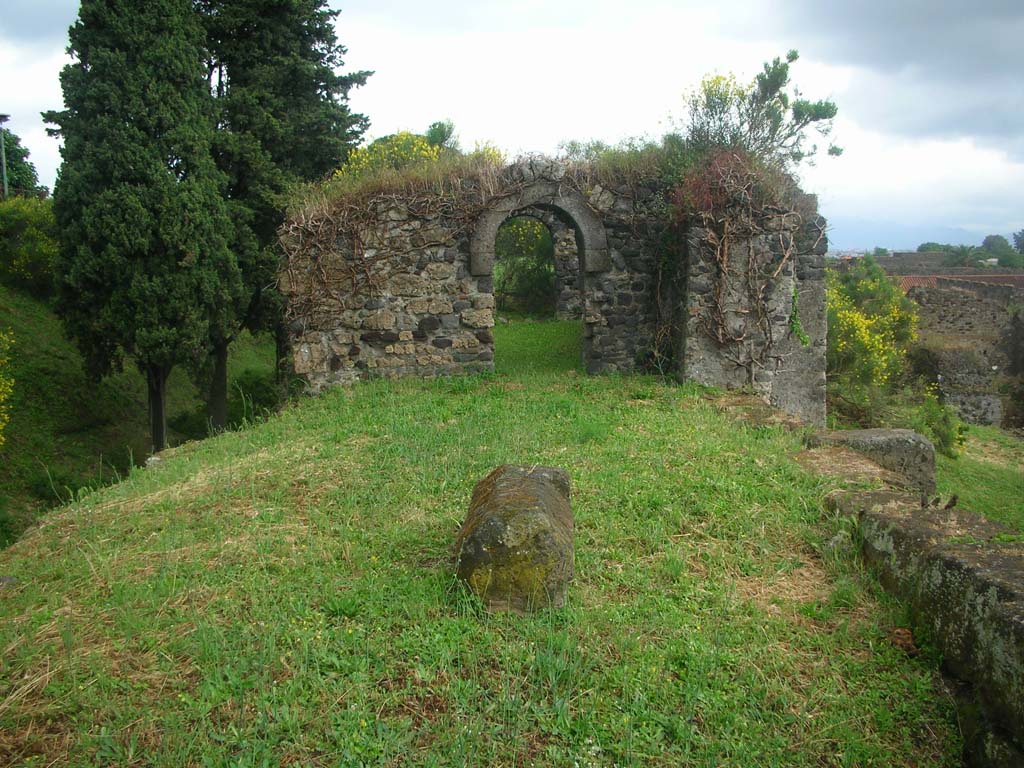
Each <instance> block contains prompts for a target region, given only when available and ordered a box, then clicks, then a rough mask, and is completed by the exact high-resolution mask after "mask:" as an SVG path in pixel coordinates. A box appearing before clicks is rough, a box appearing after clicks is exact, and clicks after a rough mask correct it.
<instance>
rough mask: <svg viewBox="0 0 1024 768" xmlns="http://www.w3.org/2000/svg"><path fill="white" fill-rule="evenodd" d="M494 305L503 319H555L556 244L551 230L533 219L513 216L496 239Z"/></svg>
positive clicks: (502, 226)
mask: <svg viewBox="0 0 1024 768" xmlns="http://www.w3.org/2000/svg"><path fill="white" fill-rule="evenodd" d="M494 301H495V304H496V306H497V310H498V313H499V316H504V317H505V318H506V319H507V318H510V317H512V318H515V317H522V318H530V319H548V318H551V317H554V315H555V309H556V301H557V287H556V285H555V244H554V238H553V237H552V233H551V230H550V229H549V228H548V227H547V226H546V225H545V224H544V222H542V221H541V220H540V219H537V218H534V217H532V216H513V217H511V218H509V219H507V220H506V221H505V222H504V223H503V224H502V225H501V227H500V228H499V229H498V235H497V237H495V239H494Z"/></svg>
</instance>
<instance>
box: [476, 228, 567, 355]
mask: <svg viewBox="0 0 1024 768" xmlns="http://www.w3.org/2000/svg"><path fill="white" fill-rule="evenodd" d="M578 265H579V246H578V242H577V236H576V233H575V229H574V228H573V227H571V226H569V225H567V224H566V223H564V222H563V221H561V220H560V219H559V218H557V217H556V216H555V214H554V213H552V212H551V211H547V210H544V209H540V208H531V209H529V210H526V211H517V212H515V213H513V214H512V215H511V216H510V217H509V218H508V219H506V220H505V221H504V222H503V223H502V224H501V226H500V227H499V228H498V232H497V234H496V236H495V241H494V271H493V279H494V300H495V309H496V320H497V327H496V328H495V333H494V335H495V365H496V367H497V369H498V370H499V371H501V370H505V371H509V372H511V371H522V370H524V369H534V370H537V369H544V370H559V369H561V370H570V369H573V368H577V367H579V365H580V361H581V356H582V349H581V347H582V343H583V341H582V335H583V329H582V321H581V310H580V307H579V303H580V302H579V300H578V298H579V294H580V291H579V266H578ZM570 297H575V298H574V299H573V298H570Z"/></svg>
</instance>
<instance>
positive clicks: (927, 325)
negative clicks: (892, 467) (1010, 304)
mask: <svg viewBox="0 0 1024 768" xmlns="http://www.w3.org/2000/svg"><path fill="white" fill-rule="evenodd" d="M939 284H940V286H953V287H936V288H928V287H924V286H918V287H915V288H911V289H910V291H908V292H907V296H909V297H910V298H911V299H913V300H914V301H915V302H916V303H917V305H918V307H919V317H920V334H921V344H922V346H923V347H925V348H926V349H928V350H929V353H930V355H931V358H932V362H931V365H932V367H934V369H935V370H934V374H935V375H936V377H937V384H938V386H939V392H940V393H941V394H942V397H943V399H944V400H945V401H946V402H948V403H950V404H951V405H953V406H954V407H955V408H956V409H957V412H958V413H959V414H960V417H961V418H962V419H963V420H964V421H966V422H968V423H970V424H997V425H998V424H1001V423H1002V422H1003V419H1004V415H1005V411H1006V408H1005V404H1004V402H1003V399H1004V398H1003V396H1002V395H1001V394H1000V383H1001V382H1002V381H1003V377H1004V375H1005V371H1006V368H1007V364H1008V362H1009V361H1008V359H1007V356H1006V351H1005V349H1004V347H1005V344H1004V343H1003V339H1004V338H1005V337H1006V335H1007V331H1008V329H1009V325H1010V313H1009V312H1008V311H1007V308H1006V305H1005V304H1003V303H1002V299H1003V298H1004V297H1003V296H1002V295H1001V294H1000V293H996V294H993V293H991V292H990V291H991V289H1004V290H1012V289H1010V288H1009V287H1008V286H998V285H986V284H983V283H974V282H972V283H967V282H966V281H957V280H942V279H941V278H940V279H939ZM993 296H995V298H993Z"/></svg>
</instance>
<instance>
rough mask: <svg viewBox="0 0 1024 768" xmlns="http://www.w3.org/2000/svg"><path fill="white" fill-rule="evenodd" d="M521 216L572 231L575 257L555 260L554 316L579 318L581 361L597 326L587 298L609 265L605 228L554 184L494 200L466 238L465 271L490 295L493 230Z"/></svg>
mask: <svg viewBox="0 0 1024 768" xmlns="http://www.w3.org/2000/svg"><path fill="white" fill-rule="evenodd" d="M520 216H526V217H531V218H536V219H538V220H540V221H541V222H542V223H544V224H545V225H546V226H548V228H549V230H551V232H552V235H553V236H555V234H556V232H570V231H571V233H572V239H573V241H574V244H575V259H573V260H571V261H570V260H569V259H567V258H563V263H562V264H561V265H559V264H558V262H557V261H556V273H557V272H558V271H559V270H560V271H561V275H560V277H558V278H556V279H557V285H558V293H559V299H558V307H557V308H556V316H559V317H560V318H561V319H582V320H583V324H584V327H583V357H584V359H585V360H586V359H588V357H589V353H590V347H591V344H592V339H593V328H592V327H591V326H593V325H596V324H598V323H599V322H600V317H599V316H598V315H596V314H594V313H588V312H587V311H586V307H587V298H588V296H589V295H591V294H592V292H593V291H594V290H595V288H596V286H597V284H598V282H599V279H600V277H601V275H602V274H604V273H606V272H608V271H609V270H610V269H611V266H612V263H611V255H610V252H609V248H608V238H607V235H606V233H605V228H604V225H603V224H602V222H601V220H600V218H599V217H598V216H597V214H595V213H594V211H593V210H592V209H591V208H590V206H589V205H588V204H587V202H586V201H585V200H584V199H583V197H582V196H581V195H580V194H579V193H578V192H576V191H574V190H571V189H566V188H564V187H563V186H562V185H561V184H559V183H558V182H554V181H538V182H535V183H533V184H530V185H528V186H526V187H524V188H523V189H521V190H520V191H519V192H518V193H517V194H515V195H510V196H508V197H505V198H503V199H501V200H499V201H497V202H496V203H495V204H494V205H493V206H492V207H491V209H490V210H488V211H486V212H485V213H483V214H481V216H480V218H479V219H478V220H477V223H476V226H475V227H474V229H473V234H472V237H471V240H470V273H471V274H472V275H473V276H475V277H477V278H483V280H482V281H481V283H482V285H486V284H488V283H490V286H491V290H492V291H493V281H488V280H487V278H489V277H491V276H492V275H493V274H494V259H495V250H494V243H495V240H496V238H497V235H498V229H499V228H500V227H501V225H502V224H503V223H505V222H506V221H507V220H509V219H512V218H516V217H520ZM565 245H567V243H566V244H565ZM565 245H563V256H564V254H565ZM570 265H571V266H570Z"/></svg>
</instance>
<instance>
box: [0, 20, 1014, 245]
mask: <svg viewBox="0 0 1024 768" xmlns="http://www.w3.org/2000/svg"><path fill="white" fill-rule="evenodd" d="M916 1H917V0H915V2H916ZM338 2H339V4H340V5H341V6H342V8H343V13H342V14H341V16H340V18H339V21H338V36H339V40H340V42H341V43H342V44H344V45H346V46H347V47H348V49H349V53H348V56H347V57H346V69H349V70H356V69H370V70H375V72H376V74H374V75H373V77H371V78H370V80H369V82H368V84H367V85H366V86H365V87H363V88H360V89H357V90H355V91H353V93H352V98H351V104H352V107H353V109H354V110H356V111H359V112H363V113H365V114H366V115H368V116H369V117H370V119H371V123H372V125H371V136H380V135H384V134H387V133H392V132H394V131H396V130H400V129H408V130H416V131H421V130H423V129H424V128H426V126H427V125H429V124H430V123H431V122H433V121H434V120H438V119H442V118H450V119H452V120H453V121H454V122H455V125H456V128H457V130H458V132H459V134H460V137H461V139H462V141H463V144H464V146H472V145H473V144H474V142H477V141H492V142H495V143H497V144H498V145H499V146H500V147H502V148H503V149H505V150H506V151H507V152H509V153H510V154H517V153H521V152H537V151H539V152H548V153H551V152H554V151H555V150H556V148H557V146H558V144H559V143H560V142H561V141H564V140H567V139H581V140H585V139H601V140H604V141H609V142H614V141H618V140H620V139H623V138H627V137H631V136H641V135H648V136H652V137H653V136H658V135H660V134H661V133H663V132H664V131H665V130H666V129H667V128H668V127H669V125H668V123H667V118H668V117H669V116H670V115H671V114H672V113H675V114H676V115H679V114H680V112H681V111H682V96H683V94H684V92H685V91H686V90H687V89H689V88H692V87H693V86H694V85H696V84H697V83H698V82H699V81H700V78H701V77H702V76H703V75H704V74H705V73H708V72H715V71H717V72H728V71H732V72H735V73H737V74H738V75H741V76H743V77H748V78H749V77H753V75H754V74H755V73H756V72H757V71H759V69H760V66H761V63H762V62H764V61H766V60H768V59H771V58H772V57H774V56H779V55H783V54H784V53H785V52H786V51H787V50H788V49H790V48H798V49H799V50H800V51H801V53H802V54H803V55H802V57H801V59H800V61H799V62H797V64H796V65H794V67H793V73H792V74H793V79H794V81H795V82H796V83H797V84H798V85H799V86H800V87H801V90H802V91H803V92H804V93H805V94H806V95H807V96H808V97H810V98H833V99H834V100H835V101H836V103H837V104H838V105H839V110H840V119H839V120H838V122H837V126H836V133H835V139H836V141H837V142H838V143H839V144H840V145H842V146H843V147H844V148H845V150H846V152H845V154H844V155H843V156H842V157H841V158H838V159H831V158H822V159H821V160H820V162H819V165H818V166H817V167H816V168H813V169H809V170H807V171H806V172H805V173H804V174H803V176H804V179H805V186H806V187H807V188H808V189H809V191H816V192H818V193H819V194H820V198H821V201H822V208H823V212H824V213H825V215H826V216H833V217H836V218H839V217H845V218H847V219H850V218H859V219H864V220H870V221H879V222H909V223H914V224H919V225H924V226H933V225H934V226H939V225H940V224H941V225H942V226H948V227H962V228H964V229H967V230H972V231H980V232H982V233H987V232H1003V233H1008V232H1010V231H1012V230H1015V229H1019V228H1021V227H1022V226H1024V221H1022V216H1024V213H1022V212H1024V165H1022V164H1021V162H1019V159H1020V157H1021V151H1019V150H1018V151H1013V147H1014V144H1013V139H1014V137H1016V139H1017V145H1016V146H1018V147H1020V136H1021V131H1020V130H1017V129H1015V126H1016V124H1015V123H1014V124H1010V123H1006V122H1005V119H1004V118H1005V117H1006V115H1008V114H1016V113H1013V111H1012V110H1006V109H1004V110H1002V111H1001V112H999V113H998V114H996V113H995V112H993V108H992V107H991V105H992V104H994V103H996V102H998V101H999V100H1000V99H1002V101H1004V102H1005V101H1006V99H1011V100H1012V99H1013V98H1018V99H1019V97H1020V93H1021V90H1020V88H1021V86H1020V81H1019V79H1017V80H1013V79H1012V78H1011V79H1010V82H1011V86H1010V91H1009V92H1006V82H1007V77H1008V73H1006V72H1000V71H998V68H999V66H1001V65H1000V62H1001V61H1002V60H1003V59H1002V58H1000V57H1001V56H1002V54H1001V53H999V51H997V50H994V48H995V47H996V46H999V45H1003V44H1004V43H1005V39H1006V37H1007V35H1006V34H1004V33H1005V31H1006V30H1007V29H1010V28H1011V27H1012V28H1013V29H1017V28H1019V25H1020V23H1021V21H1020V20H1021V18H1022V17H1024V13H1018V14H1017V15H1016V16H1014V15H1013V9H1012V3H1011V4H1010V5H1007V4H1005V3H1002V2H997V3H995V4H992V6H991V8H989V10H990V11H992V12H993V14H995V15H996V16H999V14H1003V16H999V18H1000V19H1002V18H1004V17H1005V18H1006V19H1008V20H1006V21H1002V22H1001V25H1002V26H1001V27H1000V28H1003V27H1005V29H1003V32H998V30H997V29H995V28H994V27H993V25H992V24H981V23H979V24H975V25H974V26H972V27H971V28H970V29H971V30H972V31H971V34H972V35H974V37H973V38H972V39H975V40H977V39H980V40H985V39H986V38H985V35H986V34H987V35H989V38H988V39H990V40H991V41H992V45H991V46H989V48H992V49H993V50H988V49H984V48H979V47H978V46H979V45H980V43H975V44H973V45H972V46H968V50H967V51H964V50H963V49H950V48H948V47H943V46H938V48H942V50H941V51H940V50H937V47H936V46H933V45H931V44H926V42H925V41H919V40H917V39H916V38H914V39H912V40H911V42H912V43H913V44H912V45H909V44H908V45H906V46H904V47H903V48H900V49H899V50H895V51H890V49H891V46H892V45H893V41H894V40H895V41H899V40H901V39H904V40H905V39H906V36H907V35H912V33H913V30H914V29H915V28H916V26H920V24H922V23H926V25H927V29H928V34H929V36H930V37H929V39H933V38H934V39H940V38H941V39H956V38H957V35H958V34H963V30H962V29H959V28H960V27H962V26H963V24H962V22H961V21H958V19H960V18H961V16H962V14H961V15H960V16H956V15H952V14H951V13H945V14H936V13H933V14H931V15H929V16H927V18H925V17H924V16H920V17H919V16H917V15H915V13H899V14H888V12H886V15H885V18H887V19H889V22H888V23H886V24H885V25H883V26H879V25H878V24H874V22H872V19H874V18H875V17H874V16H871V15H870V14H861V15H860V16H857V15H856V14H853V13H852V12H851V13H849V14H845V15H842V14H841V15H840V17H836V18H833V17H831V16H827V17H825V18H826V19H827V20H830V21H832V22H835V23H830V24H829V25H827V26H824V25H823V24H817V25H816V24H811V23H808V24H799V25H797V24H791V23H785V24H783V23H781V22H780V21H779V19H780V18H783V17H784V16H785V14H783V17H780V16H779V14H778V13H777V9H773V8H771V7H768V6H766V5H765V4H763V3H754V2H731V3H725V4H724V5H722V6H719V7H715V8H712V7H711V6H710V5H709V4H707V3H698V2H683V3H680V2H678V1H677V0H633V2H631V3H629V4H628V5H624V4H623V3H621V2H612V0H562V2H560V3H556V4H553V5H552V4H549V3H547V2H546V1H544V0H520V2H515V3H513V2H498V1H496V0H491V1H490V2H488V1H487V0H478V1H477V2H443V1H442V0H439V1H438V2H435V3H430V4H424V3H422V2H420V0H391V1H390V2H385V1H383V0H351V1H348V0H338ZM51 3H52V4H53V5H54V7H55V8H56V7H57V6H60V8H62V9H63V10H62V11H61V13H59V14H58V13H56V12H54V13H53V18H54V21H53V22H52V24H53V27H54V30H55V31H53V32H52V34H43V33H42V32H45V30H42V31H41V30H40V27H39V24H38V23H35V22H33V25H31V29H29V27H28V26H25V31H24V32H23V33H19V32H18V29H16V28H7V27H5V28H4V30H3V32H0V71H3V72H5V73H12V72H13V73H14V75H13V77H10V78H8V79H7V81H6V82H7V83H8V87H7V88H5V91H4V96H3V101H2V102H0V111H3V112H8V113H10V114H11V115H12V120H11V123H10V124H9V126H8V127H9V128H10V129H11V130H13V131H14V132H15V133H17V134H18V135H19V136H20V137H21V138H22V141H23V143H24V144H25V145H26V146H27V147H28V148H29V149H30V151H31V153H32V156H31V159H32V160H33V161H34V162H35V163H36V167H37V169H38V170H39V173H40V178H41V180H42V181H43V183H45V184H48V185H52V183H53V178H54V176H55V173H56V169H57V166H58V164H59V153H58V143H57V141H56V140H54V139H51V138H49V137H47V136H46V135H45V131H44V126H43V124H42V121H41V119H40V118H39V112H40V111H41V110H44V109H52V108H59V107H60V105H61V94H60V86H59V81H58V75H59V72H60V69H61V67H62V66H63V64H64V63H65V61H66V56H65V54H64V53H63V52H62V49H63V47H64V45H65V44H66V43H65V42H64V41H65V40H66V36H65V33H66V28H67V23H68V19H66V18H65V16H67V15H68V13H67V8H68V7H70V6H69V5H68V2H66V0H51ZM65 6H67V7H65ZM808 7H810V6H808ZM1007 9H1009V10H1007ZM805 10H806V8H805ZM812 10H813V9H812ZM787 12H788V11H787ZM815 13H825V11H823V10H821V9H818V11H815ZM836 13H838V11H836ZM844 13H845V12H844ZM922 13H923V11H922ZM1006 14H1009V15H1008V16H1007V15H1006ZM786 18H788V17H786ZM37 21H38V19H37ZM840 21H842V22H843V23H839V22H840ZM847 25H848V26H849V28H848V29H847ZM58 27H59V29H57V28H58ZM958 30H959V31H958ZM58 32H59V34H58ZM854 33H856V34H854ZM15 34H20V37H18V38H17V39H15V37H14V35H15ZM936 35H938V36H939V37H938V38H936V37H935V36H936ZM943 35H945V37H943ZM950 50H953V51H955V52H956V54H955V55H956V56H959V57H960V58H961V59H963V62H962V63H963V66H961V65H960V64H957V62H956V61H953V62H952V63H949V64H948V65H942V64H941V61H942V60H943V57H944V56H946V55H947V53H944V52H943V51H945V52H949V51H950ZM971 50H973V51H974V53H973V54H972V53H971ZM982 54H984V55H982ZM950 55H952V54H950ZM965 57H966V58H965ZM993 68H995V70H993ZM1013 83H1016V85H1015V86H1014V85H1012V84H1013ZM1014 87H1016V90H1013V88H1014ZM1000 88H1002V89H1003V93H1002V96H1001V95H1000V92H999V89H1000ZM986 109H988V110H989V114H990V115H992V119H991V120H988V121H986V120H985V119H984V118H983V117H979V118H978V119H977V120H976V121H974V122H973V123H972V121H971V120H970V119H967V118H969V117H970V116H971V115H972V114H974V113H977V112H982V113H984V111H985V110H986ZM1013 119H1016V117H1014V118H1013ZM999 134H1002V135H1003V137H1004V138H1003V139H1002V140H1000V139H999V138H998V135H999ZM1000 142H1001V143H1000ZM1011 152H1012V154H1011ZM1011 158H1017V160H1014V159H1011ZM863 245H865V246H867V245H874V243H863Z"/></svg>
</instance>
